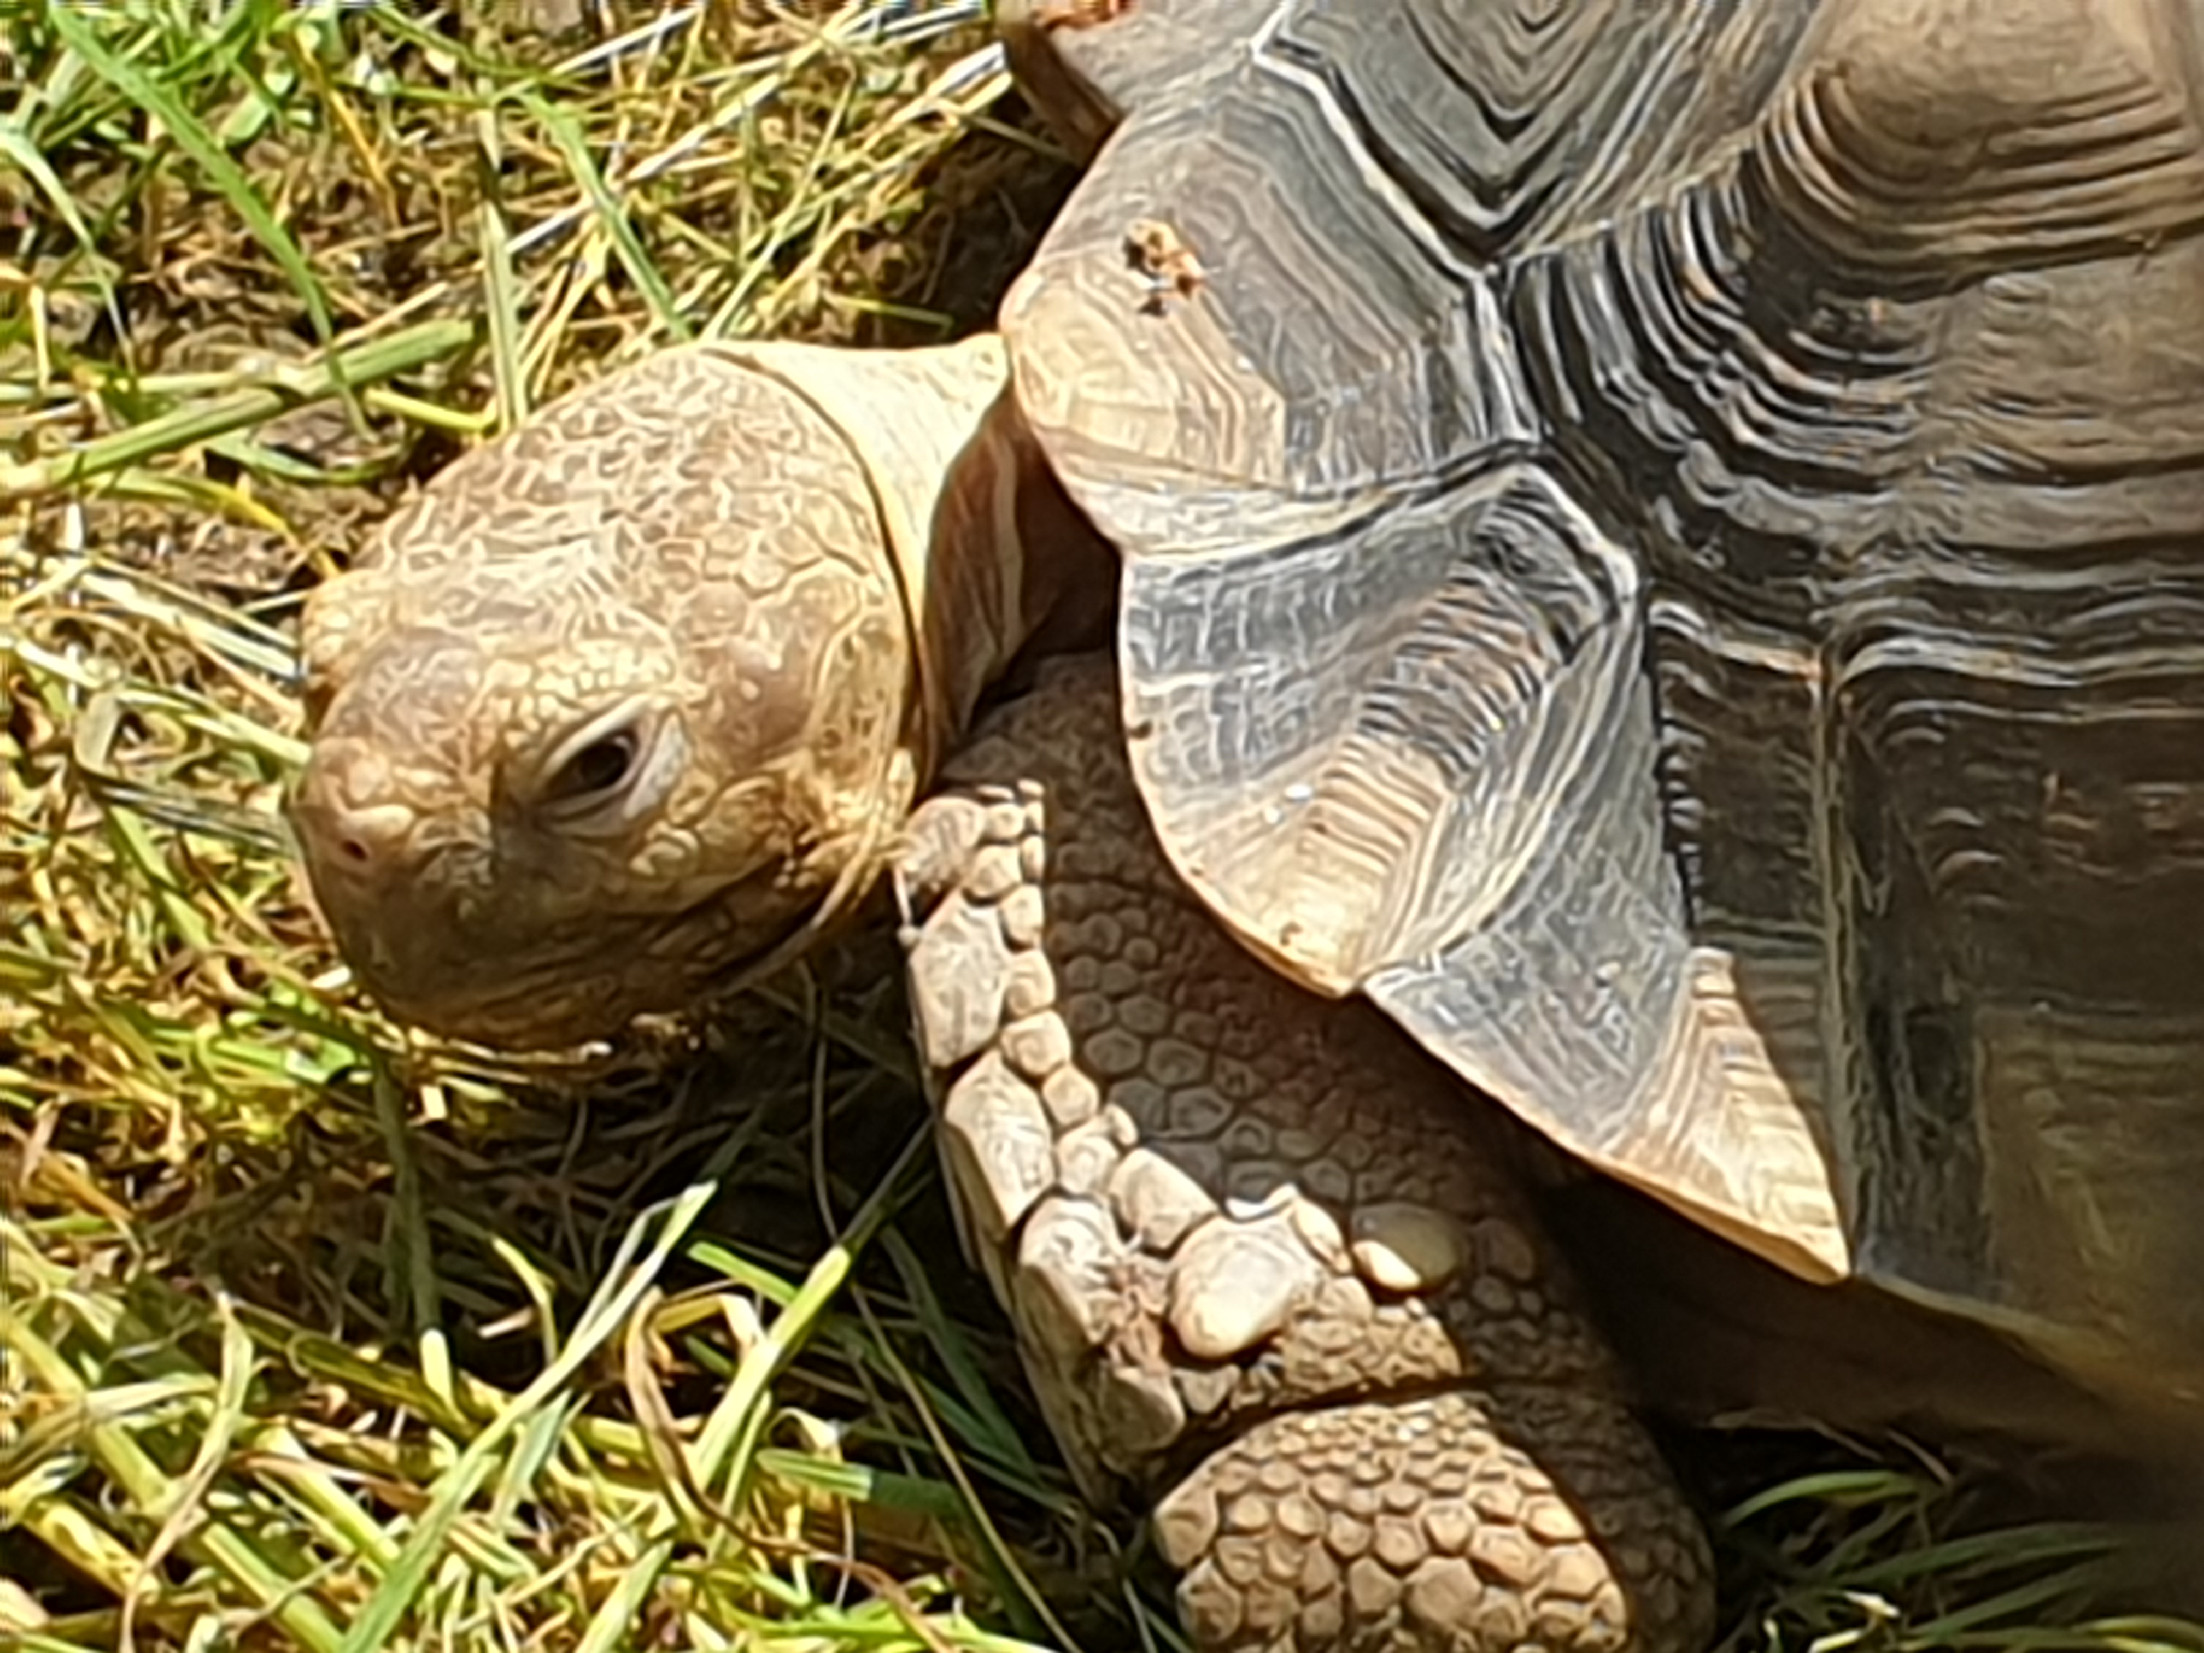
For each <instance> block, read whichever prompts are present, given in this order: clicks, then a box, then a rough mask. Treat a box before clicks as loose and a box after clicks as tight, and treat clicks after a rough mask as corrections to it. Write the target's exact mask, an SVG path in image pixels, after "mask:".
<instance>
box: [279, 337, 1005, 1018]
mask: <svg viewBox="0 0 2204 1653" xmlns="http://www.w3.org/2000/svg"><path fill="white" fill-rule="evenodd" d="M855 360H856V359H855V358H852V357H846V356H841V355H837V354H835V353H830V352H825V351H809V350H805V349H803V348H802V347H793V346H777V347H758V348H753V349H741V348H737V347H733V346H724V347H723V346H704V347H699V348H695V349H688V350H682V351H677V352H672V353H669V354H667V355H663V356H659V357H656V358H653V359H652V360H650V361H648V362H645V363H643V364H641V365H640V366H637V367H633V368H629V369H627V370H625V371H622V372H619V373H615V374H613V375H611V376H609V377H608V378H606V379H604V380H602V381H600V382H598V383H596V384H594V385H592V386H590V387H588V388H587V389H585V390H582V391H580V392H578V393H576V394H574V395H572V396H569V397H567V398H565V399H564V400H562V401H560V402H558V403H555V404H553V405H552V406H550V407H548V408H546V409H545V410H543V412H542V413H540V414H538V415H537V416H536V417H534V418H532V419H531V420H529V421H528V422H527V423H526V424H524V425H523V426H521V427H520V428H519V429H517V430H515V431H514V432H512V433H511V434H510V435H509V436H507V437H506V438H504V439H503V440H501V441H499V442H497V443H494V444H492V445H491V446H489V447H487V448H485V449H483V450H481V451H479V452H477V453H475V454H472V455H470V456H469V457H467V458H465V459H463V460H461V461H459V462H458V463H457V464H454V465H453V466H451V467H450V468H449V469H448V470H446V471H445V472H444V473H443V474H442V475H440V476H439V477H438V478H437V479H436V480H435V482H434V483H432V484H431V485H430V486H429V487H428V488H427V489H426V490H424V491H423V492H422V493H421V494H420V495H419V496H418V497H417V498H415V499H414V500H412V501H411V502H410V503H409V504H408V505H407V506H406V507H405V508H404V509H402V510H401V511H400V512H398V513H397V515H395V516H394V517H393V518H392V519H391V520H390V522H389V523H388V524H387V525H386V526H385V527H384V529H383V531H382V533H381V534H380V536H379V537H378V540H377V542H376V544H375V546H374V547H373V548H372V549H371V550H370V552H369V554H368V555H367V556H366V557H364V558H363V559H362V562H361V566H360V567H359V568H357V569H356V570H355V571H353V572H352V573H350V574H348V575H346V576H344V577H343V578H341V579H339V580H336V581H334V582H332V583H331V584H330V585H328V586H326V587H325V588H323V590H322V591H320V592H319V593H317V595H316V597H315V600H314V602H313V604H312V605H311V607H310V609H309V611H308V614H307V619H306V626H305V635H304V643H303V648H304V655H305V663H306V672H307V680H308V683H307V700H308V708H309V713H310V715H311V717H312V720H313V724H314V730H315V733H314V744H313V752H312V757H311V760H310V762H309V764H308V766H307V769H306V773H305V775H304V777H303V778H302V780H301V783H300V786H299V789H298V792H297V795H296V797H295V798H294V800H293V807H292V817H293V822H294V825H295V828H296V832H297V836H298V839H299V843H300V847H301V850H302V853H303V856H304V859H305V863H306V867H307V870H308V873H309V875H310V877H311V879H312V882H313V886H314V891H315V894H316V897H317V899H318V900H319V902H320V904H321V907H322V909H323V911H324V913H325V915H326V916H327V918H328V920H329V922H330V924H331V926H332V928H333V929H334V931H335V934H336V938H337V941H338V945H339V947H340V949H341V950H342V952H343V953H344V955H345V957H346V959H347V960H348V961H349V962H350V964H351V965H352V967H353V969H354V971H355V972H356V974H357V975H358V976H359V977H360V979H361V980H362V982H363V983H364V985H365V986H366V987H367V988H368V990H369V991H370V992H371V993H372V994H373V995H374V996H375V997H376V998H377V999H378V1000H379V1001H381V1002H382V1003H383V1004H384V1005H385V1006H386V1007H387V1008H388V1009H389V1010H390V1011H391V1012H392V1013H393V1014H394V1015H396V1016H398V1017H400V1018H401V1019H403V1020H405V1021H409V1022H412V1023H415V1024H417V1025H420V1026H423V1027H426V1028H429V1029H431V1030H434V1031H437V1032H442V1033H446V1034H451V1035H456V1036H459V1037H465V1038H470V1039H474V1040H478V1041H480V1042H483V1043H487V1044H495V1045H502V1046H508V1047H549V1046H561V1045H571V1044H574V1043H577V1042H580V1041H583V1040H586V1039H590V1038H596V1037H602V1036H605V1035H608V1034H610V1033H613V1032H615V1031H617V1030H618V1029H619V1028H621V1027H622V1026H623V1025H625V1024H626V1023H627V1022H628V1021H629V1020H631V1019H632V1018H633V1017H635V1016H636V1015H638V1014H642V1013H645V1012H649V1011H663V1010H671V1009H676V1008H679V1007H681V1006H684V1005H686V1004H688V1003H689V1002H691V1001H692V1000H694V999H695V998H696V997H697V996H698V994H699V992H700V990H702V989H703V988H704V986H705V985H706V984H707V983H708V982H710V981H712V980H714V979H715V978H720V977H724V976H726V975H728V974H730V973H732V972H734V971H736V970H739V969H741V968H742V967H744V966H746V965H755V964H758V963H759V962H760V961H762V960H766V959H769V958H774V957H778V956H780V954H781V953H782V952H783V951H784V950H793V949H794V948H795V947H797V946H800V945H802V944H804V943H806V942H808V941H809V940H810V939H811V938H812V936H813V935H814V934H815V933H816V931H817V930H818V928H819V927H820V926H821V924H822V923H823V922H824V921H826V920H828V919H830V918H832V917H833V916H835V915H836V914H837V913H838V912H839V911H841V910H843V909H846V908H847V907H848V906H849V904H850V902H851V900H852V899H853V898H854V897H855V896H856V895H858V894H860V893H862V891H863V889H864V888H865V886H866V885H868V884H869V883H870V882H871V880H872V878H873V876H874V875H875V874H876V873H877V871H878V869H879V867H880V866H881V864H882V862H883V859H884V857H885V856H886V854H887V853H888V851H889V850H890V848H891V847H892V844H893V842H894V836H895V833H896V831H897V830H898V829H899V828H900V826H901V825H902V822H903V818H904V815H905V814H906V812H907V811H908V809H909V807H910V805H911V802H912V799H913V796H914V794H915V791H916V789H917V787H918V786H919V785H920V784H921V782H922V780H923V777H924V775H925V773H926V772H927V771H928V769H929V768H930V766H931V762H932V756H933V753H934V752H935V751H936V750H937V749H938V747H939V746H940V745H941V744H942V742H943V741H945V740H946V739H947V738H948V737H949V735H950V734H951V733H953V730H951V729H950V728H948V727H945V724H947V723H948V722H949V721H951V720H954V719H960V718H961V717H962V716H963V715H964V714H965V712H967V711H968V710H969V703H968V697H967V696H966V695H965V694H963V693H962V692H959V691H957V690H956V689H955V687H954V686H953V685H951V686H946V687H945V686H944V685H943V684H942V683H940V682H939V681H937V680H936V677H937V674H934V673H932V672H931V671H930V669H929V668H928V667H927V665H926V663H925V655H926V645H925V644H924V643H923V641H922V638H923V636H924V635H925V633H926V632H927V631H928V630H929V629H931V625H920V624H918V623H917V616H918V615H919V614H920V613H921V612H923V611H924V609H925V608H926V607H927V606H928V605H938V604H939V603H941V602H942V601H943V600H944V599H945V597H946V598H948V599H951V600H956V599H961V600H964V601H967V602H968V603H971V604H974V605H976V606H978V607H981V608H984V607H986V606H987V603H988V600H989V599H990V598H991V597H999V596H1000V594H1001V593H1002V591H1003V589H1004V586H1005V584H1006V583H1008V584H1010V585H1011V586H1013V587H1014V585H1015V581H1014V580H1009V581H1007V582H1006V580H1005V577H1004V576H1003V574H1002V573H1001V572H1000V571H995V572H994V573H993V574H992V576H989V571H988V570H987V569H986V567H985V557H986V555H988V554H992V553H994V552H996V551H998V550H999V549H1000V548H999V547H997V546H995V545H993V544H991V543H987V542H986V541H985V536H983V535H979V534H975V533H969V532H968V533H965V534H964V535H963V536H962V537H963V540H964V541H965V542H966V543H965V544H964V546H963V548H962V549H964V550H966V551H969V552H972V553H973V556H972V558H970V559H968V560H971V561H975V562H977V563H978V564H979V565H980V566H979V567H978V568H977V569H976V570H965V571H964V573H963V575H962V577H958V578H949V577H945V576H944V574H943V572H942V571H941V570H939V569H929V567H928V557H929V546H928V543H927V541H928V530H929V528H930V527H931V526H933V525H934V524H935V522H936V518H937V516H939V517H942V518H953V517H954V516H955V515H956V513H955V512H954V511H951V510H947V509H945V505H946V502H945V501H943V500H942V498H941V497H940V496H941V491H942V488H943V486H944V483H945V481H946V479H947V477H948V475H949V472H950V470H951V461H952V459H954V457H955V456H956V455H957V454H958V453H959V451H960V449H963V448H965V447H967V446H968V445H970V444H971V443H972V438H973V436H974V434H975V431H976V430H977V428H978V427H979V425H980V423H981V422H982V419H983V416H984V414H985V413H986V411H987V409H988V408H989V407H990V406H991V405H992V404H993V403H994V402H995V401H996V400H997V398H998V396H999V393H1000V390H1001V382H1002V380H1001V371H1002V370H1001V358H1000V353H999V351H998V350H997V349H996V348H995V347H994V346H993V345H992V342H991V341H986V342H983V343H982V344H976V345H973V346H966V347H959V349H958V350H956V351H933V352H913V353H910V354H909V355H908V356H906V357H902V358H896V357H891V356H882V357H880V358H878V359H877V360H875V361H873V362H870V363H867V364H864V365H863V366H861V367H851V368H848V369H847V370H846V371H845V368H844V364H846V363H851V362H853V361H855ZM901 367H907V371H902V370H899V368H901ZM852 374H854V375H855V376H856V377H857V378H859V379H862V380H864V381H865V382H864V383H860V384H851V383H849V382H847V381H848V379H849V378H850V376H851V375H852ZM898 390H900V391H902V392H905V393H907V394H905V395H904V396H903V398H902V399H901V400H900V401H899V400H898V399H897V396H896V395H895V394H893V392H895V391H898ZM853 409H854V410H856V411H854V412H853V411H852V410H853ZM982 445H983V446H984V444H982ZM983 468H984V467H983ZM952 560H953V559H952ZM975 573H976V574H978V575H980V576H988V577H977V578H975V577H974V576H975ZM929 580H931V586H929V583H928V582H929ZM990 618H992V617H991V616H989V615H986V614H978V615H975V616H974V619H973V623H974V624H975V625H979V624H983V623H984V622H986V621H987V620H989V619H990ZM988 630H989V632H990V634H995V633H1002V632H1017V633H1018V634H1019V635H1021V636H1022V629H1021V628H1019V627H1017V626H1015V625H1012V626H1007V627H1006V626H990V627H989V628H988ZM974 652H975V654H977V655H978V656H980V657H981V658H982V659H983V660H984V661H985V663H986V665H987V667H988V668H989V669H992V667H994V666H995V665H999V659H997V658H996V655H997V651H996V650H995V649H992V648H981V649H977V650H975V651H974Z"/></svg>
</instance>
